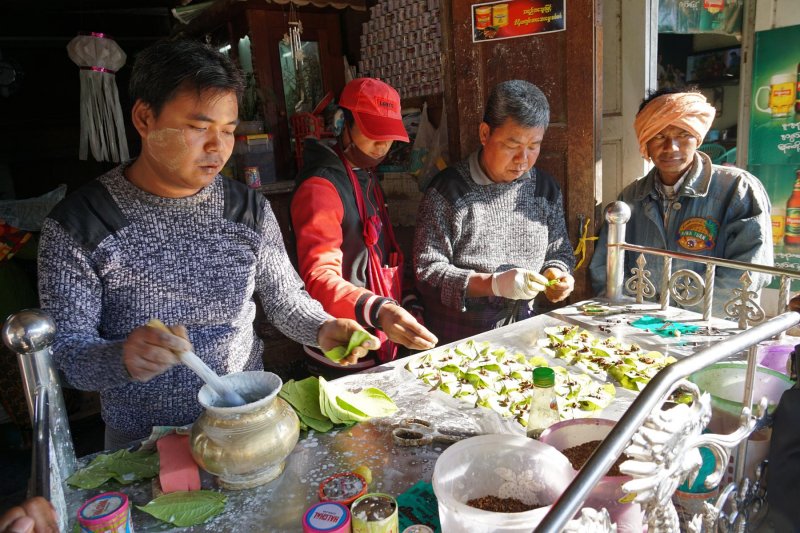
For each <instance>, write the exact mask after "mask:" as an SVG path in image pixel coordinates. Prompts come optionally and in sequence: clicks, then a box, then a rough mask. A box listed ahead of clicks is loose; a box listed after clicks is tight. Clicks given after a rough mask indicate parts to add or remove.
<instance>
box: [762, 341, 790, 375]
mask: <svg viewBox="0 0 800 533" xmlns="http://www.w3.org/2000/svg"><path fill="white" fill-rule="evenodd" d="M793 350H794V345H792V344H771V345H769V346H759V347H758V355H757V356H756V357H757V359H756V361H757V362H758V364H759V365H761V366H765V367H767V368H771V369H772V370H776V371H778V372H780V373H782V374H788V372H789V369H788V368H787V364H788V362H789V356H790V355H791V353H792V351H793Z"/></svg>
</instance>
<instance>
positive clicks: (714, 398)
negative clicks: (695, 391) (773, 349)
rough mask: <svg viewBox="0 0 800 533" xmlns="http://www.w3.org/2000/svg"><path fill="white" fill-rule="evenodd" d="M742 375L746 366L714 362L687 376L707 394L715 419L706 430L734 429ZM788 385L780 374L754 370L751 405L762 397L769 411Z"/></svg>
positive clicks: (736, 420) (737, 418)
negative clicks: (709, 397)
mask: <svg viewBox="0 0 800 533" xmlns="http://www.w3.org/2000/svg"><path fill="white" fill-rule="evenodd" d="M746 375H747V364H746V363H716V364H713V365H711V366H709V367H708V368H704V369H702V370H699V371H697V372H695V373H694V374H692V375H691V376H689V381H691V382H692V383H694V384H696V385H697V386H698V387H699V388H700V390H702V391H704V392H708V393H709V394H710V395H711V407H712V409H713V411H714V413H713V415H714V418H717V420H714V418H712V424H713V427H712V425H711V424H710V425H709V429H712V430H713V431H718V432H723V433H728V432H731V431H733V430H735V429H736V427H738V425H739V415H740V414H741V413H742V395H743V394H744V382H745V378H746ZM791 386H792V381H791V380H790V379H789V378H788V377H787V376H786V375H784V374H782V373H781V372H778V371H776V370H772V369H770V368H764V367H757V369H756V376H755V381H754V383H753V403H754V404H758V402H759V401H760V400H761V398H762V397H765V396H766V398H767V400H768V402H769V406H770V407H769V410H770V411H771V410H772V409H774V407H775V406H776V405H777V404H778V401H779V400H780V399H781V394H783V391H785V390H787V389H789V388H790V387H791Z"/></svg>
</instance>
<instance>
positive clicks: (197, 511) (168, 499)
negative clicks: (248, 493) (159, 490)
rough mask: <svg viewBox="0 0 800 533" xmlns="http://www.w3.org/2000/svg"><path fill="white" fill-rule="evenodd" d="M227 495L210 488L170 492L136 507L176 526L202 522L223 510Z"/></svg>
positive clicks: (187, 525)
mask: <svg viewBox="0 0 800 533" xmlns="http://www.w3.org/2000/svg"><path fill="white" fill-rule="evenodd" d="M226 501H227V497H225V495H224V494H221V493H219V492H214V491H212V490H193V491H188V492H187V491H179V492H171V493H169V494H164V495H163V496H159V497H158V498H156V499H155V500H153V501H151V502H150V503H148V504H147V505H144V506H140V505H137V506H136V507H137V508H138V509H139V510H141V511H144V512H145V513H147V514H149V515H151V516H154V517H156V518H158V519H159V520H163V521H164V522H169V523H170V524H172V525H175V526H178V527H189V526H194V525H197V524H202V523H203V522H205V521H207V520H208V519H209V518H211V517H212V516H216V515H218V514H220V513H221V512H222V511H224V510H225V502H226Z"/></svg>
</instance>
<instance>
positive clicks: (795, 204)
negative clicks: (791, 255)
mask: <svg viewBox="0 0 800 533" xmlns="http://www.w3.org/2000/svg"><path fill="white" fill-rule="evenodd" d="M784 231H785V236H784V237H783V242H785V243H786V244H800V169H798V170H796V171H795V180H794V189H793V190H792V195H791V196H790V197H789V200H788V201H787V202H786V229H785V230H784Z"/></svg>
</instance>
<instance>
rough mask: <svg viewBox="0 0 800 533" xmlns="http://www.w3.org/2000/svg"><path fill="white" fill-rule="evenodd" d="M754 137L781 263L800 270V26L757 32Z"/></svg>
mask: <svg viewBox="0 0 800 533" xmlns="http://www.w3.org/2000/svg"><path fill="white" fill-rule="evenodd" d="M749 140H750V144H749V148H748V161H747V163H748V165H747V166H748V170H749V171H750V172H751V173H752V174H754V175H755V176H757V177H758V178H760V179H761V181H762V182H763V183H764V187H765V188H766V190H767V194H768V195H769V198H770V202H771V204H772V239H773V244H774V245H775V266H776V267H779V268H786V269H792V270H800V26H787V27H783V28H777V29H774V30H766V31H759V32H756V39H755V54H754V58H753V91H752V94H751V101H750V138H749ZM770 286H771V287H777V286H778V280H777V279H775V280H773V283H772V285H770ZM792 290H800V282H794V283H792Z"/></svg>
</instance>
